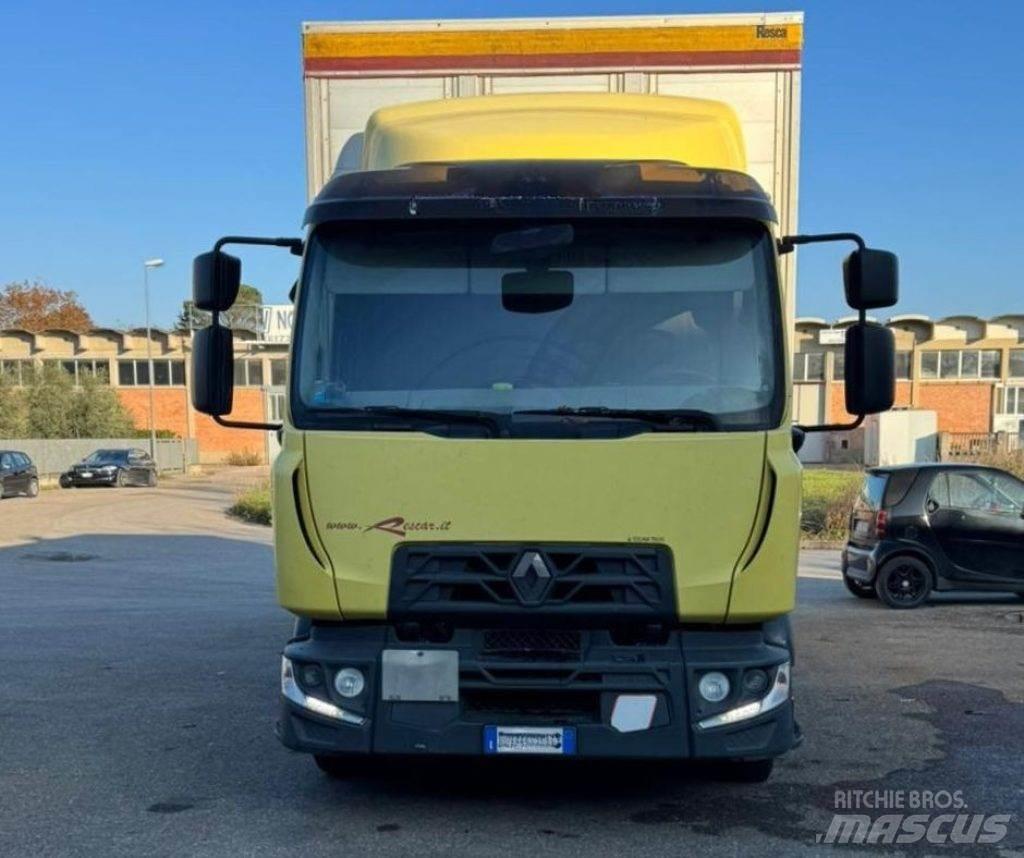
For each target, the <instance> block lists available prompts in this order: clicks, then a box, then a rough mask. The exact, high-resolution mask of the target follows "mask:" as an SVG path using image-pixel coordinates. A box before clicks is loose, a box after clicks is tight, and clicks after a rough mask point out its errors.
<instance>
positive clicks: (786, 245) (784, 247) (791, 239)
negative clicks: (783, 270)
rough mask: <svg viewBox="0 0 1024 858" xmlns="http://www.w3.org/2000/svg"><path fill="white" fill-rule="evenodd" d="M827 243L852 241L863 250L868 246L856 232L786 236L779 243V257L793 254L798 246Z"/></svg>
mask: <svg viewBox="0 0 1024 858" xmlns="http://www.w3.org/2000/svg"><path fill="white" fill-rule="evenodd" d="M826 241H852V242H854V243H855V244H856V245H857V247H859V248H860V249H861V250H864V249H865V248H866V247H867V245H866V244H865V243H864V239H863V238H861V237H860V236H859V235H857V233H855V232H823V233H820V234H818V235H784V236H782V238H780V239H779V240H778V242H777V246H778V249H779V255H782V254H784V253H792V252H793V249H794V248H795V247H796V246H797V245H798V244H818V243H821V242H826Z"/></svg>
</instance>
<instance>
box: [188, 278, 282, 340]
mask: <svg viewBox="0 0 1024 858" xmlns="http://www.w3.org/2000/svg"><path fill="white" fill-rule="evenodd" d="M262 305H263V293H262V292H260V290H259V289H257V288H256V287H255V286H250V285H249V284H248V283H243V284H242V285H241V286H240V287H239V288H238V297H237V298H236V299H235V303H234V306H232V308H231V309H230V310H228V311H227V312H224V313H221V314H220V323H221V324H222V325H226V326H227V327H229V328H232V329H234V330H241V331H252V332H253V333H259V330H260V327H261V325H262V320H261V311H260V308H261V307H262ZM211 318H212V317H211V315H210V313H208V312H207V311H206V310H200V309H198V308H197V307H196V305H195V304H194V303H193V302H192V301H184V302H183V303H182V305H181V312H180V313H179V314H178V318H177V320H176V321H175V323H174V330H176V331H180V332H184V331H188V330H193V331H196V330H198V329H199V328H205V327H206V326H207V325H209V324H210V320H211ZM190 323H191V324H190Z"/></svg>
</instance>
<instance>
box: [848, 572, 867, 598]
mask: <svg viewBox="0 0 1024 858" xmlns="http://www.w3.org/2000/svg"><path fill="white" fill-rule="evenodd" d="M843 583H844V584H845V585H846V589H847V590H849V591H850V592H851V593H853V595H854V596H856V597H857V598H858V599H874V598H875V587H874V585H873V584H865V583H864V582H863V581H858V580H856V579H855V578H851V577H850V576H849V575H843Z"/></svg>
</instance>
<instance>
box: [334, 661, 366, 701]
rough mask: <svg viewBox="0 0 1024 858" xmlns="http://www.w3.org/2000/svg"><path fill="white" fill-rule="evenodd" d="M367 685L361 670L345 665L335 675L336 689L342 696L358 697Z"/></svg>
mask: <svg viewBox="0 0 1024 858" xmlns="http://www.w3.org/2000/svg"><path fill="white" fill-rule="evenodd" d="M365 687H366V680H365V679H364V678H363V673H362V671H361V670H356V669H355V668H354V667H343V668H342V669H341V670H339V671H338V673H337V674H336V675H335V677H334V690H335V691H337V692H338V694H340V695H341V696H342V697H358V696H359V695H360V694H362V693H363V689H364V688H365Z"/></svg>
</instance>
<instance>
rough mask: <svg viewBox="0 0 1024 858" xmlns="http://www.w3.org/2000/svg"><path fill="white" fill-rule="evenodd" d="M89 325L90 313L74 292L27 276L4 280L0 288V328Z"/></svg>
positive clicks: (80, 328) (83, 328) (82, 328)
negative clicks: (5, 283)
mask: <svg viewBox="0 0 1024 858" xmlns="http://www.w3.org/2000/svg"><path fill="white" fill-rule="evenodd" d="M91 327H93V321H92V317H91V316H90V315H89V313H88V311H87V310H86V309H85V307H83V306H82V304H81V302H79V300H78V296H77V295H76V294H75V293H74V292H67V291H63V290H61V289H54V288H52V287H50V286H47V285H46V284H44V283H39V282H38V281H36V282H32V283H30V282H28V281H27V280H26V281H23V282H21V283H8V284H7V285H6V286H4V288H3V290H2V291H0V328H24V329H25V330H26V331H43V330H46V329H47V328H64V329H66V330H69V331H87V330H89V328H91Z"/></svg>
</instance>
